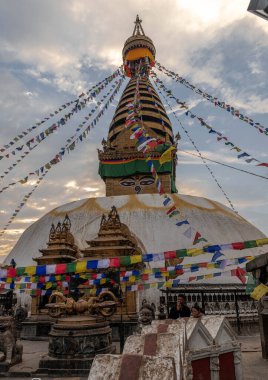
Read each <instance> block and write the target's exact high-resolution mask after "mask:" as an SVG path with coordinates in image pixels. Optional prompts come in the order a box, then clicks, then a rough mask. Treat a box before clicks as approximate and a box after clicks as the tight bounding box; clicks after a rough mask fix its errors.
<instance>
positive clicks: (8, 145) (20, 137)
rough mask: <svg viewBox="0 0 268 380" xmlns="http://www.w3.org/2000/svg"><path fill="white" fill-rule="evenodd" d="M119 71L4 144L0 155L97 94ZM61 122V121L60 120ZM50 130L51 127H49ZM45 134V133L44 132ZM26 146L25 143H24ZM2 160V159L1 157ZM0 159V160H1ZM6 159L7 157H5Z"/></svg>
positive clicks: (0, 149) (119, 69)
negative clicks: (59, 115)
mask: <svg viewBox="0 0 268 380" xmlns="http://www.w3.org/2000/svg"><path fill="white" fill-rule="evenodd" d="M120 71H121V68H118V69H117V70H115V72H114V73H113V74H111V75H109V76H108V77H106V78H104V79H103V80H102V81H101V82H99V83H97V84H96V85H94V86H93V87H91V88H90V89H89V90H88V91H87V92H86V93H83V92H82V93H81V94H80V95H79V96H78V98H76V99H74V100H71V101H69V102H67V103H65V104H63V105H61V106H60V107H59V108H58V109H56V110H55V111H53V112H52V113H50V114H49V115H48V116H47V117H45V118H43V119H42V120H41V121H40V122H38V123H36V124H35V125H34V126H32V127H31V128H28V129H26V130H24V131H22V132H20V133H19V134H18V135H17V136H16V137H14V138H13V139H12V140H11V141H10V142H9V143H7V144H4V145H3V147H2V148H0V152H1V153H2V155H4V156H5V157H6V153H5V152H6V150H8V149H9V148H12V149H14V147H13V146H14V145H15V144H16V143H17V142H18V141H20V140H21V139H23V138H24V137H25V136H27V135H28V134H29V133H30V132H32V131H33V130H35V129H36V128H38V127H39V126H40V125H42V124H44V123H46V122H47V121H48V120H50V119H51V118H52V117H54V116H56V115H58V114H59V113H61V112H62V111H63V110H65V109H66V108H68V107H69V106H70V105H71V104H75V103H80V102H81V98H83V97H85V96H87V95H90V96H93V97H95V96H94V94H95V93H96V94H97V93H98V91H99V90H98V89H99V88H100V87H102V85H103V84H105V83H106V82H107V81H108V82H111V81H112V80H113V79H114V78H116V77H117V76H118V75H119V73H120ZM92 92H93V95H92ZM61 120H62V119H61ZM50 128H51V127H50ZM48 129H49V128H48ZM44 133H45V132H44ZM28 143H29V144H31V143H32V141H31V140H29V141H28ZM26 145H27V143H26ZM15 149H16V150H18V151H20V150H21V148H20V147H19V148H15ZM14 153H15V152H14V151H12V152H11V154H14ZM2 158H3V157H2ZM2 158H0V159H2ZM7 158H8V157H7Z"/></svg>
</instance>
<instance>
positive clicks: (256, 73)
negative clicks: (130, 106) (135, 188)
mask: <svg viewBox="0 0 268 380" xmlns="http://www.w3.org/2000/svg"><path fill="white" fill-rule="evenodd" d="M248 3H249V0H236V1H232V0H225V1H224V0H203V1H202V2H201V1H200V0H177V1H175V0H166V1H165V2H163V1H162V0H151V1H150V0H135V1H133V0H113V1H106V0H98V1H93V0H68V1H64V0H57V1H53V0H6V1H4V0H2V1H1V2H0V56H1V58H0V83H1V92H0V114H1V118H0V127H1V134H0V146H1V147H2V146H3V145H4V144H7V143H8V142H9V141H10V140H11V139H12V138H14V137H15V136H16V135H18V134H19V133H20V132H22V131H24V130H27V128H30V127H31V126H33V125H34V124H35V123H36V122H38V121H40V120H42V119H43V118H44V117H46V116H47V115H49V114H50V113H52V112H53V111H55V110H56V109H57V108H59V106H60V105H62V104H64V103H65V102H67V101H69V100H73V99H75V98H76V96H77V95H79V94H80V93H81V92H82V91H87V90H88V89H89V88H90V87H91V86H92V85H94V84H95V83H97V82H99V81H100V80H102V79H103V78H105V77H106V76H107V75H110V74H111V73H112V72H113V71H114V70H115V69H116V68H117V67H118V66H119V65H120V64H121V51H122V47H123V44H124V42H125V40H126V39H127V38H128V37H129V36H130V35H131V34H132V31H133V27H134V24H133V21H134V19H135V17H136V14H137V13H139V15H140V16H141V18H142V20H143V27H144V30H145V33H146V34H147V35H148V36H150V37H151V38H152V40H153V41H154V43H155V46H156V50H157V59H158V61H159V62H160V63H161V64H163V65H165V66H166V67H167V68H170V69H171V70H173V71H175V72H177V73H179V74H180V75H182V76H184V77H185V78H187V79H188V80H189V81H190V82H192V83H193V84H196V85H197V86H198V87H199V88H201V89H203V90H206V91H207V92H208V93H210V94H211V95H213V96H217V97H218V98H219V99H221V100H224V101H226V102H227V103H229V104H231V105H233V106H234V107H237V108H239V109H240V111H241V112H242V113H244V114H246V115H248V116H250V117H252V118H253V119H254V120H255V121H256V122H260V123H261V124H262V125H264V126H265V127H268V95H267V84H268V71H267V62H268V38H267V37H268V22H267V21H265V20H263V19H261V18H258V17H256V16H254V15H252V14H250V13H248V12H247V11H246V10H247V6H248ZM160 78H161V79H165V83H166V86H167V87H169V88H171V89H172V91H173V92H174V94H175V95H176V96H177V97H179V98H180V99H184V100H186V101H187V102H188V103H189V104H190V105H191V106H192V107H193V109H192V111H193V112H194V113H195V114H197V115H199V116H201V117H203V118H204V119H206V120H207V121H208V122H209V123H210V125H211V126H213V127H214V128H215V129H216V130H218V131H220V132H222V133H224V134H225V135H227V136H228V137H229V139H230V140H231V141H232V142H234V143H235V144H236V145H238V146H240V147H241V148H242V149H243V150H245V151H247V152H248V153H250V154H251V155H252V156H253V157H255V158H257V159H259V160H260V161H266V162H268V152H267V143H268V136H264V135H262V134H260V133H258V132H257V130H256V129H254V128H253V127H251V126H250V125H248V124H247V123H245V122H242V121H240V120H238V119H235V118H233V117H232V116H231V115H230V114H228V113H227V112H226V111H224V110H221V109H220V108H216V107H214V106H213V105H211V104H210V103H208V102H206V101H204V100H202V99H201V98H200V97H198V95H196V94H194V93H193V92H191V91H190V90H188V89H186V88H184V87H183V86H182V85H179V84H176V83H174V82H172V81H170V80H169V79H168V78H167V77H164V76H163V75H160ZM125 85H126V81H125V82H124V84H123V87H124V86H125ZM122 89H123V88H122ZM108 90H109V88H108ZM119 95H120V94H119ZM116 100H118V98H117V99H116ZM116 103H117V101H114V102H113V104H112V105H111V107H110V109H109V111H108V112H107V113H106V114H105V116H104V117H103V118H102V119H101V120H100V122H99V123H98V125H97V126H96V127H95V129H94V130H93V131H91V133H90V134H89V135H88V138H87V139H86V140H85V141H83V142H82V143H80V144H78V145H77V147H76V149H75V150H74V151H72V152H71V153H70V154H69V155H66V156H65V158H64V160H63V161H62V162H61V163H60V164H58V165H56V166H55V167H53V168H52V169H51V170H50V171H49V173H48V174H47V176H46V177H45V179H44V181H43V182H42V183H41V184H40V186H39V187H38V188H37V189H36V190H35V192H34V193H33V195H32V197H30V199H29V201H28V203H27V205H25V206H24V207H23V208H22V209H21V211H20V213H19V214H18V215H17V217H16V218H15V219H14V221H13V223H12V224H11V225H10V227H9V228H8V230H7V231H6V232H5V234H4V235H3V236H2V237H1V238H0V247H1V250H0V261H2V260H3V259H4V257H5V255H6V254H7V253H8V252H9V251H10V250H11V248H12V246H13V245H14V244H15V242H16V241H17V239H18V238H19V237H20V235H21V233H22V232H23V231H24V230H25V229H26V228H27V227H28V226H29V225H30V224H31V223H33V222H34V221H35V220H37V219H38V218H40V217H41V216H42V215H43V214H45V213H46V212H48V211H49V210H51V209H53V208H54V207H56V206H58V205H60V204H63V203H67V202H70V201H74V200H78V199H83V198H86V197H95V196H104V184H103V182H102V180H101V179H100V178H99V176H98V174H97V171H98V162H97V150H96V149H97V148H98V147H100V146H101V140H102V138H103V137H106V136H107V130H108V126H109V122H110V120H111V118H112V115H113V112H114V109H115V107H116ZM93 106H94V104H91V105H89V106H88V107H87V109H86V110H84V111H83V112H84V114H83V113H82V112H81V114H78V115H76V116H75V117H74V118H73V120H72V121H71V122H70V123H68V124H66V125H65V126H63V127H62V128H60V129H59V130H58V131H57V133H54V134H52V135H50V136H49V137H47V138H46V139H45V140H44V141H43V142H42V143H40V144H39V145H38V146H37V147H36V148H35V149H34V150H33V151H32V152H31V153H30V154H29V155H28V156H27V157H26V158H25V159H24V160H23V161H22V162H21V163H19V164H18V165H17V166H16V167H15V168H14V170H12V171H11V172H10V173H9V174H8V175H7V176H6V177H5V178H4V180H3V181H2V182H1V187H3V186H6V184H8V183H10V182H13V181H17V180H19V179H21V178H23V177H25V176H26V175H27V173H29V172H31V171H34V170H36V169H38V168H39V167H40V166H42V165H43V164H44V163H46V162H47V161H49V160H51V159H52V158H53V157H54V156H55V154H56V153H57V152H58V151H59V150H60V148H61V146H63V145H65V141H66V139H68V137H69V136H71V135H73V134H74V132H75V129H76V128H77V126H78V125H79V123H80V122H81V120H83V117H84V116H85V115H86V114H87V113H89V111H90V109H91V108H92V107H93ZM167 110H168V108H167ZM178 116H179V117H180V120H181V122H182V124H183V125H184V127H185V128H186V129H187V130H188V132H189V134H190V135H191V137H192V139H193V140H194V141H195V143H196V145H197V146H198V148H199V149H200V151H201V152H202V153H203V155H204V156H206V157H208V158H210V159H212V160H216V161H220V162H223V163H226V164H228V165H232V166H235V167H236V168H238V169H242V170H248V171H251V172H253V173H256V174H258V175H261V176H265V177H268V168H265V167H256V166H254V165H253V164H247V163H245V162H244V161H242V160H238V159H237V157H236V154H235V152H234V151H230V150H229V149H228V148H227V147H225V145H224V144H222V143H220V142H217V140H216V138H215V136H214V135H211V134H208V133H207V131H206V130H205V129H204V128H202V127H201V126H200V124H198V123H197V122H196V121H194V120H192V119H189V118H187V117H186V116H185V115H184V114H183V113H181V112H178ZM170 118H171V121H172V122H173V128H174V132H175V133H176V132H178V131H180V134H181V136H182V140H181V142H180V145H179V148H180V150H181V151H180V152H179V161H178V168H177V187H178V189H179V192H180V193H184V194H190V195H197V196H203V197H208V198H211V199H214V200H217V201H219V202H222V203H224V204H226V205H228V203H227V201H226V199H225V197H224V196H223V194H222V192H221V191H220V190H219V188H218V187H217V185H216V184H215V182H214V180H213V179H212V178H211V176H210V174H209V172H208V170H207V169H206V168H205V167H204V165H203V164H202V162H200V159H198V158H195V157H193V156H190V155H188V154H186V153H184V152H182V151H188V152H193V153H196V152H195V150H194V148H193V146H192V145H191V143H190V142H189V140H188V138H187V136H186V135H185V134H184V133H183V131H182V130H181V127H180V125H179V124H178V122H177V121H176V120H175V119H174V118H173V117H172V115H170ZM57 120H58V118H52V119H50V120H49V121H48V122H47V123H45V124H43V125H42V126H41V127H39V129H36V130H35V131H33V132H32V133H31V134H29V135H28V136H27V138H25V141H27V140H28V138H29V137H30V136H31V137H34V136H36V134H37V133H38V132H39V133H40V132H42V131H43V130H44V129H46V128H47V127H49V126H50V125H51V124H53V123H54V122H55V121H57ZM18 146H19V145H18ZM17 159H18V157H17V156H12V154H11V157H10V158H4V159H2V160H1V162H0V166H1V173H3V172H4V171H5V170H6V169H7V168H8V167H10V166H12V164H13V163H15V162H16V160H17ZM210 167H211V169H212V171H213V172H214V174H215V176H216V178H217V179H218V181H219V183H220V184H221V186H222V188H223V189H224V191H225V192H226V194H227V195H228V196H229V198H230V199H231V201H232V202H233V204H234V207H235V209H236V210H237V211H238V212H239V214H240V215H242V216H243V217H245V218H246V219H248V220H249V221H250V222H251V223H253V224H255V225H256V226H257V227H258V228H259V229H260V230H262V231H263V232H264V233H266V234H268V223H267V220H268V208H267V204H268V192H267V190H266V189H267V179H263V178H260V177H257V176H253V175H249V174H245V173H243V172H240V171H235V170H231V169H228V168H226V167H223V166H219V165H216V164H213V163H211V164H210ZM35 180H36V179H35V177H33V178H32V180H31V181H28V182H27V184H25V185H16V186H14V187H12V188H10V189H8V190H7V191H5V192H4V193H2V194H0V229H2V228H3V226H5V224H6V223H7V222H8V220H9V219H10V217H11V215H12V213H13V212H14V210H15V209H16V208H17V206H18V205H19V204H20V203H21V202H22V199H23V197H24V196H25V195H27V194H28V193H29V192H30V191H31V189H32V188H33V186H34V184H35Z"/></svg>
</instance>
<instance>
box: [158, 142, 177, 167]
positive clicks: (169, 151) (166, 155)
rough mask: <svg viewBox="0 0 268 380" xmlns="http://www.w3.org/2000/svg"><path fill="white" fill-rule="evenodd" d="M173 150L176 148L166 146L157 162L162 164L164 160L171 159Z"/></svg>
mask: <svg viewBox="0 0 268 380" xmlns="http://www.w3.org/2000/svg"><path fill="white" fill-rule="evenodd" d="M173 150H176V148H175V147H174V146H171V147H170V148H168V149H167V150H166V151H165V152H164V153H163V154H162V156H161V157H160V158H159V164H160V165H163V164H164V163H165V162H169V161H171V159H172V151H173Z"/></svg>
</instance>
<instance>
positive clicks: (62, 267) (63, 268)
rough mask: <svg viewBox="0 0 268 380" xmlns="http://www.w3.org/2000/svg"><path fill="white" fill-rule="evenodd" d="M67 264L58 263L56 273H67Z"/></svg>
mask: <svg viewBox="0 0 268 380" xmlns="http://www.w3.org/2000/svg"><path fill="white" fill-rule="evenodd" d="M66 269H67V264H56V269H55V273H56V274H64V273H66Z"/></svg>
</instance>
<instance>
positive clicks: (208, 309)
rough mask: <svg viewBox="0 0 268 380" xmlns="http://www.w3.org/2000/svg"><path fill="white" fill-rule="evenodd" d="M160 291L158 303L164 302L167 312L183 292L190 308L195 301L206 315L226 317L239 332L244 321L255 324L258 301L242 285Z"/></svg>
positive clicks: (191, 287) (187, 287)
mask: <svg viewBox="0 0 268 380" xmlns="http://www.w3.org/2000/svg"><path fill="white" fill-rule="evenodd" d="M161 291H162V297H161V299H160V303H161V304H165V306H166V309H167V314H169V310H170V308H171V307H172V306H174V305H176V301H177V297H178V295H179V294H184V295H185V297H186V303H187V305H188V306H189V307H190V308H191V307H192V306H193V305H194V304H196V303H197V304H198V305H199V306H200V307H202V309H203V310H204V312H205V314H206V315H222V316H225V317H227V318H228V319H229V321H230V323H231V324H232V325H233V327H235V328H236V330H237V332H238V333H239V334H240V333H241V328H242V326H243V325H244V324H245V323H248V324H250V323H255V324H256V322H257V320H258V309H257V308H258V302H256V301H254V300H253V299H251V298H250V296H249V295H247V294H246V292H245V286H243V285H233V286H230V285H221V286H215V285H206V286H197V285H196V286H193V285H191V286H182V287H179V288H174V289H166V290H161Z"/></svg>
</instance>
